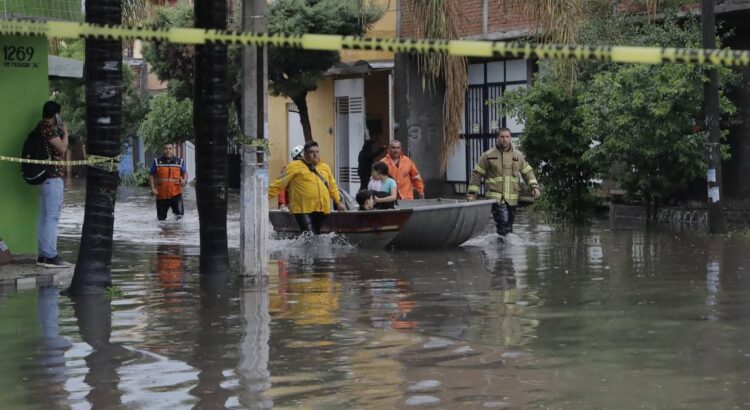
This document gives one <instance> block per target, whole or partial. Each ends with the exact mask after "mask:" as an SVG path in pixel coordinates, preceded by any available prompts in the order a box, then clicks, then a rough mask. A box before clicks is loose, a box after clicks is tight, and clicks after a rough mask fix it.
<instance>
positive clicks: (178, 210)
mask: <svg viewBox="0 0 750 410" xmlns="http://www.w3.org/2000/svg"><path fill="white" fill-rule="evenodd" d="M169 208H172V213H173V214H174V215H175V216H176V217H177V219H180V218H182V215H183V214H184V213H185V209H184V208H183V206H182V195H177V196H173V197H172V198H169V199H157V200H156V218H157V219H158V220H160V221H163V220H165V219H167V211H168V210H169Z"/></svg>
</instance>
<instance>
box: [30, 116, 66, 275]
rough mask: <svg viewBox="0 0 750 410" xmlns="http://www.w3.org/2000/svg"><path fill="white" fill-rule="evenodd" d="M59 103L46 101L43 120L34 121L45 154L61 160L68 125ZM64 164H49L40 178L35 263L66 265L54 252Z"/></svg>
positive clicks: (64, 149)
mask: <svg viewBox="0 0 750 410" xmlns="http://www.w3.org/2000/svg"><path fill="white" fill-rule="evenodd" d="M60 108H61V107H60V104H58V103H56V102H54V101H47V102H46V103H44V106H43V107H42V120H41V121H39V123H38V124H37V129H38V132H39V135H41V137H42V139H43V140H44V141H45V145H46V148H47V154H48V155H49V158H50V159H51V160H52V161H62V159H63V155H65V152H66V151H67V150H68V128H67V127H66V126H65V123H63V122H62V119H61V117H60ZM64 175H65V168H64V167H63V166H62V165H54V166H51V167H50V168H49V176H48V177H47V179H46V180H45V181H44V182H42V184H41V188H40V192H41V197H40V199H41V201H40V204H39V205H40V206H39V222H38V223H37V227H36V240H37V245H38V248H39V257H38V258H37V261H36V263H37V265H40V266H44V267H47V268H60V267H66V266H69V265H68V264H67V263H65V262H64V261H63V260H62V259H60V256H59V255H58V254H57V223H58V222H59V221H60V212H61V211H62V203H63V191H64V184H63V176H64Z"/></svg>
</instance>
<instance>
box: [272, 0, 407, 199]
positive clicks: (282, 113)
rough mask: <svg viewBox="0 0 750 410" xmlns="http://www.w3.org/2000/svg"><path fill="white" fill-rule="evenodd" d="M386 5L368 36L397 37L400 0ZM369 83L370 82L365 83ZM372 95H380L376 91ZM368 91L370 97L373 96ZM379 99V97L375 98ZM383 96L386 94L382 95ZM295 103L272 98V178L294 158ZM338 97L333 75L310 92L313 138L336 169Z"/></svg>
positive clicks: (358, 56) (361, 55)
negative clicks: (291, 125) (290, 106)
mask: <svg viewBox="0 0 750 410" xmlns="http://www.w3.org/2000/svg"><path fill="white" fill-rule="evenodd" d="M377 2H378V3H379V4H381V5H382V6H383V7H384V8H386V11H385V14H384V15H383V18H382V19H380V20H379V21H378V22H377V23H375V25H374V26H373V27H372V29H370V31H369V32H367V34H366V36H367V37H390V38H395V37H396V4H397V3H398V2H396V1H395V0H377ZM341 60H342V61H345V62H355V61H359V60H368V61H382V60H393V53H389V52H382V51H362V50H344V51H343V52H342V53H341ZM365 84H367V81H366V82H365ZM387 84H388V79H387V76H386V77H385V87H386V88H387ZM372 91H373V92H371V93H370V94H379V93H377V92H374V90H372ZM367 94H368V92H367V91H365V96H366V98H368V99H369V98H370V96H368V95H367ZM387 96H388V94H387V93H385V98H386V102H385V103H384V107H385V109H386V110H387V107H388V105H387V98H388V97H387ZM375 98H379V97H377V96H376V97H375ZM380 98H382V97H380ZM290 102H292V101H291V100H290V99H288V98H284V97H273V96H270V95H269V97H268V129H269V140H270V141H269V142H270V144H271V145H270V150H271V157H270V159H269V161H268V167H269V170H268V171H269V176H270V179H271V181H273V180H274V179H276V178H277V177H278V176H279V174H280V173H281V169H282V168H283V167H284V165H286V164H288V163H289V161H290V158H289V151H290V150H291V148H292V147H289V146H288V145H289V144H288V139H289V138H288V133H287V121H288V118H287V111H286V104H287V103H290ZM333 104H334V98H333V78H331V77H327V78H325V79H324V80H322V81H321V82H320V83H318V89H317V90H315V91H314V92H311V93H309V94H308V95H307V105H308V108H309V111H310V127H311V128H312V133H313V138H314V139H315V141H318V143H319V144H320V151H321V153H322V155H323V160H324V161H325V162H326V163H327V164H328V165H329V166H330V167H331V170H332V171H334V173H335V169H336V156H335V152H336V147H335V145H334V143H335V139H334V137H333V135H334V133H335V131H334V132H332V133H329V132H328V130H329V128H330V129H331V130H333V129H334V121H335V116H334V107H333ZM383 118H385V121H386V123H384V124H383V130H384V133H387V132H388V124H387V118H388V117H387V113H383ZM387 138H388V136H387V135H386V136H385V143H387ZM276 204H277V201H276V199H274V200H272V201H271V206H272V207H273V208H275V207H276Z"/></svg>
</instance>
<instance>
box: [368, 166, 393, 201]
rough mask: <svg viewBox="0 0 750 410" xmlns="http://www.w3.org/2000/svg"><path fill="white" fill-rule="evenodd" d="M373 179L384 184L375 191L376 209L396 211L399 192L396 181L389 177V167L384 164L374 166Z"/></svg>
mask: <svg viewBox="0 0 750 410" xmlns="http://www.w3.org/2000/svg"><path fill="white" fill-rule="evenodd" d="M372 179H374V180H375V181H380V182H381V183H382V186H381V188H380V189H379V190H378V191H375V209H394V207H395V205H396V199H397V198H398V197H397V195H398V190H397V189H396V181H395V180H394V179H393V178H391V177H390V176H388V165H385V163H384V162H376V163H374V164H372Z"/></svg>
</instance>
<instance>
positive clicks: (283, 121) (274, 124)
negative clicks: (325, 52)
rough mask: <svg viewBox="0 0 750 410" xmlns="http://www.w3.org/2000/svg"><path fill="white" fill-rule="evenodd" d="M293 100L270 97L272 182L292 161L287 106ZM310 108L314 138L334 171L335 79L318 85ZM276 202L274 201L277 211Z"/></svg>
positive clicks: (269, 125)
mask: <svg viewBox="0 0 750 410" xmlns="http://www.w3.org/2000/svg"><path fill="white" fill-rule="evenodd" d="M291 102H292V100H290V99H288V98H284V97H273V96H269V97H268V133H269V142H270V150H271V157H270V158H269V160H268V168H269V169H268V172H269V176H270V179H271V180H274V179H276V178H278V176H279V174H280V173H281V169H282V168H283V167H284V166H285V165H286V164H288V163H289V161H291V158H290V157H289V151H290V150H291V149H292V147H290V146H289V142H288V141H289V136H288V133H287V123H288V118H287V111H286V104H287V103H291ZM307 107H308V110H309V112H310V128H311V129H312V134H313V139H314V140H315V141H317V142H318V144H320V152H321V154H322V156H323V161H325V162H326V163H327V164H328V165H329V166H330V167H331V170H332V171H334V170H335V167H336V156H335V152H336V147H335V146H334V138H333V134H331V133H329V132H328V130H329V129H333V122H334V121H335V119H334V112H333V79H331V78H325V79H324V80H322V81H321V82H320V83H318V89H317V90H315V91H313V92H311V93H309V94H307ZM276 203H277V201H276V200H275V199H274V200H272V201H271V205H272V207H273V208H275V205H276Z"/></svg>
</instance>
